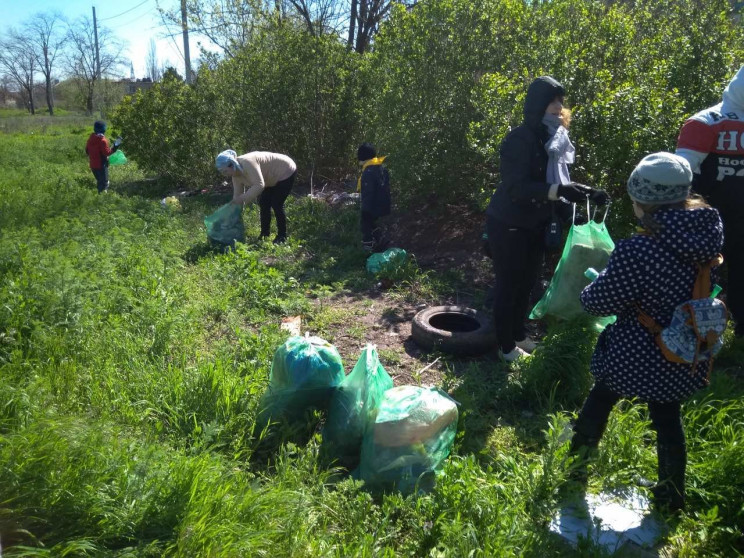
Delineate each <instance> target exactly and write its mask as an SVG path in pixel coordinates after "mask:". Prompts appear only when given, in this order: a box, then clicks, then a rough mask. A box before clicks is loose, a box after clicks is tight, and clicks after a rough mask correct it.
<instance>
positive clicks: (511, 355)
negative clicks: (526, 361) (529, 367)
mask: <svg viewBox="0 0 744 558" xmlns="http://www.w3.org/2000/svg"><path fill="white" fill-rule="evenodd" d="M501 356H502V357H503V358H504V360H505V361H506V362H514V361H515V360H517V359H520V358H525V357H528V356H530V353H528V352H527V351H524V350H522V349H520V348H519V347H514V348H513V349H512V350H511V351H509V352H508V353H501Z"/></svg>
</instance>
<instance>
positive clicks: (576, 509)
mask: <svg viewBox="0 0 744 558" xmlns="http://www.w3.org/2000/svg"><path fill="white" fill-rule="evenodd" d="M583 496H584V497H583V498H582V499H581V500H577V501H576V502H571V503H570V504H567V505H565V506H564V507H563V508H561V509H560V510H559V511H558V512H557V513H556V515H555V517H554V518H553V521H552V522H551V523H550V531H552V532H553V533H556V534H558V535H560V536H561V537H563V538H564V539H565V540H567V541H568V542H569V543H571V544H572V545H573V546H576V545H577V543H578V541H579V538H585V539H589V540H592V541H594V543H595V544H597V545H599V546H602V547H604V548H605V549H606V550H607V551H608V552H610V553H612V552H616V551H617V550H619V549H620V548H621V547H623V546H625V545H630V546H631V547H633V548H635V545H637V546H639V547H641V548H646V549H651V548H653V547H654V546H655V545H656V544H657V543H659V542H660V539H661V537H662V536H663V533H664V528H665V526H664V523H663V522H662V521H661V520H660V519H659V518H658V517H657V515H656V514H654V513H652V512H651V511H649V501H648V498H646V496H644V495H643V494H642V493H641V492H640V491H639V490H638V489H636V488H629V489H628V491H627V492H625V493H621V494H613V493H602V494H586V495H583Z"/></svg>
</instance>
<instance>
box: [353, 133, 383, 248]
mask: <svg viewBox="0 0 744 558" xmlns="http://www.w3.org/2000/svg"><path fill="white" fill-rule="evenodd" d="M357 159H359V164H360V165H361V166H362V174H361V175H360V176H359V181H358V182H357V190H358V191H359V192H360V193H361V196H362V215H361V228H362V247H363V248H364V250H365V252H379V251H381V250H384V249H385V244H386V241H385V239H384V237H383V234H382V229H381V228H380V227H379V226H378V225H377V219H379V218H380V217H384V216H386V215H389V214H390V173H389V172H388V170H387V169H386V168H385V166H384V165H383V164H382V163H383V161H385V157H377V150H376V149H375V146H374V145H372V144H371V143H363V144H362V145H360V146H359V149H358V150H357Z"/></svg>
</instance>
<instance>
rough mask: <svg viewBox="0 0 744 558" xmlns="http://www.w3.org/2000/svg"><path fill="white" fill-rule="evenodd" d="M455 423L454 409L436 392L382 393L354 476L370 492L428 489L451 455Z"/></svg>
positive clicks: (394, 390)
mask: <svg viewBox="0 0 744 558" xmlns="http://www.w3.org/2000/svg"><path fill="white" fill-rule="evenodd" d="M457 417H458V413H457V404H456V403H455V402H454V401H453V400H452V398H450V397H449V395H447V394H446V393H445V392H443V391H442V390H440V389H437V388H423V387H418V386H400V387H394V388H392V389H389V390H387V391H386V392H385V394H384V395H383V397H382V401H381V402H380V405H379V407H378V409H377V413H374V417H372V418H371V422H370V423H369V424H368V425H367V428H366V429H365V432H364V440H363V442H362V454H361V462H360V464H359V469H358V470H357V471H356V473H355V476H356V477H358V478H359V479H361V480H363V481H364V482H365V484H366V485H367V486H369V487H371V488H373V489H381V490H399V491H400V492H402V493H403V494H410V493H411V492H413V491H415V490H420V491H428V490H430V489H432V488H433V487H434V474H435V472H436V471H437V470H438V469H440V468H441V466H442V464H443V463H444V460H445V459H446V458H447V456H448V455H449V453H450V451H451V450H452V444H453V442H454V440H455V433H456V432H457Z"/></svg>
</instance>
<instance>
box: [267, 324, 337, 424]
mask: <svg viewBox="0 0 744 558" xmlns="http://www.w3.org/2000/svg"><path fill="white" fill-rule="evenodd" d="M345 375H346V374H345V372H344V365H343V362H342V361H341V355H339V354H338V351H337V350H336V347H334V346H333V345H331V344H330V343H328V342H327V341H325V340H323V339H321V338H320V337H300V336H293V337H290V338H289V339H287V341H285V342H284V344H282V345H281V346H280V347H279V348H278V349H277V350H276V352H275V353H274V360H273V362H272V363H271V375H270V377H269V388H268V389H267V390H266V393H264V395H263V396H262V398H261V402H260V405H259V408H260V412H259V417H260V420H261V422H262V424H266V423H267V422H268V421H269V420H282V419H284V420H287V421H290V422H292V421H296V420H299V419H301V418H302V417H303V416H304V415H305V412H306V411H307V410H308V409H321V410H326V409H327V408H328V403H329V401H330V399H331V395H332V394H333V392H334V390H335V389H336V387H337V386H338V385H339V384H341V382H342V381H343V379H344V377H345Z"/></svg>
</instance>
